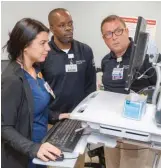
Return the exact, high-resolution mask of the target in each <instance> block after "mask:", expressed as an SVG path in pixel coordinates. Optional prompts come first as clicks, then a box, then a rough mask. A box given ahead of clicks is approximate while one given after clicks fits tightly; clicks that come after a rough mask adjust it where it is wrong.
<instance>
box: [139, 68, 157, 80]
mask: <svg viewBox="0 0 161 168" xmlns="http://www.w3.org/2000/svg"><path fill="white" fill-rule="evenodd" d="M151 69H154V67H150V68H148V69H147V70H146V71H145V72H144V73H143V74H141V75H140V76H139V77H137V79H141V78H142V77H143V76H144V75H145V74H146V73H147V72H148V71H149V70H151ZM136 73H138V74H140V73H139V72H136ZM154 73H155V70H154V72H153V74H152V75H151V76H147V75H146V79H147V78H151V77H152V76H153V75H154Z"/></svg>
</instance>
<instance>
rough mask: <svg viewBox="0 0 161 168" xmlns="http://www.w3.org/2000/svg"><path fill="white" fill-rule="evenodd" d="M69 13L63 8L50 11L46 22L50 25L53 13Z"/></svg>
mask: <svg viewBox="0 0 161 168" xmlns="http://www.w3.org/2000/svg"><path fill="white" fill-rule="evenodd" d="M61 11H62V12H69V11H68V10H67V9H65V8H55V9H53V10H52V11H50V13H49V15H48V21H49V24H50V25H51V18H52V15H54V14H55V13H57V12H61Z"/></svg>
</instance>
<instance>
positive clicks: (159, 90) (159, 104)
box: [152, 62, 161, 168]
mask: <svg viewBox="0 0 161 168" xmlns="http://www.w3.org/2000/svg"><path fill="white" fill-rule="evenodd" d="M153 67H154V68H155V70H156V74H157V82H156V87H155V90H154V93H153V97H152V103H153V104H154V105H156V114H155V120H156V124H157V126H159V127H160V126H161V62H160V63H153ZM158 96H159V97H158ZM157 99H158V101H157ZM157 112H158V114H157ZM157 117H160V118H159V119H158V118H157ZM157 120H158V121H157ZM159 160H160V156H159V155H158V153H157V152H156V153H155V158H154V163H153V168H157V167H158V163H159Z"/></svg>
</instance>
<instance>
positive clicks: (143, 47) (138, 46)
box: [125, 16, 149, 91]
mask: <svg viewBox="0 0 161 168" xmlns="http://www.w3.org/2000/svg"><path fill="white" fill-rule="evenodd" d="M148 39H149V34H148V33H146V20H145V19H144V18H143V17H140V16H139V17H138V22H137V26H136V32H135V36H134V44H133V46H132V50H131V55H130V62H129V69H128V72H127V76H126V84H125V90H128V91H129V89H130V87H131V85H132V83H133V81H134V80H136V76H137V74H138V73H137V72H138V71H139V70H140V68H141V66H142V64H143V62H144V59H145V56H146V51H147V47H148Z"/></svg>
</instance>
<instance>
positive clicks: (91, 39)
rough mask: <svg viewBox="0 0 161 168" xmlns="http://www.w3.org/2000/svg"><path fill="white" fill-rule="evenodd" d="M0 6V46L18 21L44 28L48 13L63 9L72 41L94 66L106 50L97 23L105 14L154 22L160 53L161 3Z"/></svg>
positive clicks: (71, 3)
mask: <svg viewBox="0 0 161 168" xmlns="http://www.w3.org/2000/svg"><path fill="white" fill-rule="evenodd" d="M1 7H2V12H1V13H2V22H1V23H2V25H1V34H2V39H1V40H2V42H1V44H2V46H3V45H4V44H5V43H6V41H7V39H8V32H9V31H11V30H12V28H13V26H14V24H15V23H16V22H17V21H18V20H20V19H21V18H23V17H32V18H35V19H38V20H40V21H42V22H43V23H45V24H46V25H48V21H47V16H48V13H49V11H50V10H52V9H54V8H57V7H63V8H66V9H68V10H69V11H70V12H71V14H72V17H73V20H74V27H75V34H74V37H75V39H77V40H79V41H82V42H84V43H87V44H88V45H90V46H91V47H92V49H93V52H94V56H95V61H96V65H97V66H100V62H101V58H102V57H103V56H104V55H105V54H106V53H107V52H108V51H109V50H108V49H107V47H106V46H105V44H104V42H103V40H102V38H101V33H100V24H101V21H102V20H103V18H104V17H106V16H107V15H109V14H117V15H120V16H135V17H137V16H143V17H145V18H148V19H156V20H157V30H156V43H157V46H158V48H159V51H160V52H161V10H160V9H161V2H145V1H144V2H138V1H137V2H116V1H115V2H76V1H75V2H74V1H73V2H67V1H66V2H63V1H62V2H56V1H55V2H2V6H1ZM159 21H160V22H159ZM6 58H7V54H6V53H2V58H1V59H6Z"/></svg>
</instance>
